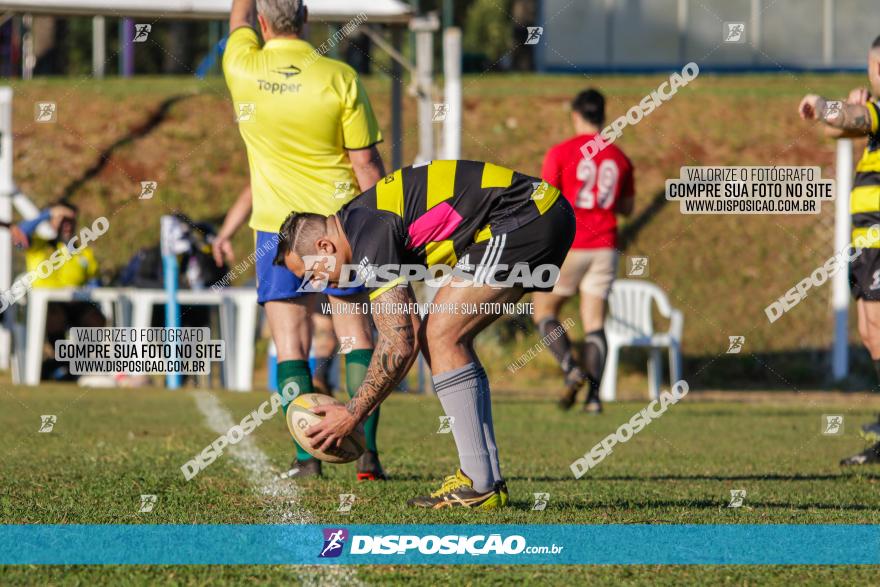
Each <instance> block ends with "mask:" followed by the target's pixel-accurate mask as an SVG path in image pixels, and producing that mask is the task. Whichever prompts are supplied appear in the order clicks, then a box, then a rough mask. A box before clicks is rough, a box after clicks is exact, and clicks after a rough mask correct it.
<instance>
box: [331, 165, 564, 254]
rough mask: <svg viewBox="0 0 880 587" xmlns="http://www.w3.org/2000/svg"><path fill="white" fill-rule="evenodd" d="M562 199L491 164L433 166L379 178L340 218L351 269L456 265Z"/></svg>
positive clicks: (551, 190) (528, 178)
mask: <svg viewBox="0 0 880 587" xmlns="http://www.w3.org/2000/svg"><path fill="white" fill-rule="evenodd" d="M558 197H559V190H558V189H556V188H555V187H553V186H552V185H550V184H549V183H546V182H544V181H542V180H541V179H540V178H536V177H531V176H528V175H524V174H522V173H517V172H516V171H513V170H511V169H507V168H505V167H501V166H498V165H494V164H492V163H483V162H482V161H431V162H430V163H427V164H421V165H413V166H411V167H404V168H403V169H399V170H397V171H395V172H394V173H392V174H390V175H388V176H386V177H385V178H383V179H380V180H379V182H378V183H377V184H376V185H375V186H374V187H373V188H372V189H369V190H367V191H366V192H364V193H362V194H361V195H359V196H357V197H356V198H355V199H353V200H352V201H351V202H349V203H348V204H347V205H345V206H344V207H343V208H342V209H341V210H340V211H339V216H340V220H341V222H342V225H343V228H344V230H345V234H346V236H347V237H348V240H349V244H350V245H351V249H352V262H353V263H357V264H360V265H362V266H367V265H373V266H375V265H386V264H422V265H426V266H428V267H431V266H434V265H446V266H449V267H454V266H455V265H456V263H457V262H458V260H459V257H460V255H461V254H462V253H463V251H464V250H465V249H466V248H467V247H469V246H470V245H471V244H473V243H474V242H482V241H484V240H488V239H490V238H492V236H496V235H500V234H505V233H509V232H511V231H513V230H516V229H517V228H519V227H521V226H525V225H526V224H528V223H529V222H531V221H533V220H535V219H537V218H540V217H541V215H542V214H544V212H546V211H547V210H548V209H549V208H550V207H551V206H552V205H553V203H554V202H555V201H556V199H557V198H558Z"/></svg>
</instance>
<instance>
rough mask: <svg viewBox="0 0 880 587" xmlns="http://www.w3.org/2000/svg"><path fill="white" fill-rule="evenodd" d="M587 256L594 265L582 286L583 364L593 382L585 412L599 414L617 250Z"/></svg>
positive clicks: (594, 251)
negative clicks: (609, 305) (606, 326)
mask: <svg viewBox="0 0 880 587" xmlns="http://www.w3.org/2000/svg"><path fill="white" fill-rule="evenodd" d="M586 254H588V255H589V256H590V263H589V266H588V268H587V271H586V273H585V274H584V276H583V278H582V279H581V284H580V292H581V302H580V310H581V322H582V324H583V326H584V333H585V334H584V352H583V356H582V357H581V365H582V366H583V371H584V373H585V374H586V377H587V379H588V380H589V382H590V391H589V393H588V394H587V401H586V404H585V405H584V409H585V410H586V411H587V412H588V413H593V414H598V413H600V412H601V411H602V403H601V402H600V400H599V387H600V385H601V383H602V373H603V372H604V371H605V357H606V355H607V352H608V343H607V341H606V339H605V315H606V313H607V307H608V304H607V299H608V294H610V293H611V285H612V284H613V283H614V277H615V275H616V273H617V251H615V250H614V249H596V250H593V251H589V252H586Z"/></svg>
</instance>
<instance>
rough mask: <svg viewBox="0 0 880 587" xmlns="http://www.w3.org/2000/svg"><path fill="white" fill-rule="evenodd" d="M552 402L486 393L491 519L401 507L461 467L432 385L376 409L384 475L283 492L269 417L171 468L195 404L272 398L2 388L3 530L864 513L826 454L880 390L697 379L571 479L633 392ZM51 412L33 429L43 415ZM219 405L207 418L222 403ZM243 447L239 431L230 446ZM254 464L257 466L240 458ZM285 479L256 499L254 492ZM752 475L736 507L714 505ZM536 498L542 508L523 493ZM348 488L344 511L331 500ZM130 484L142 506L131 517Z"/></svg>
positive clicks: (750, 577) (19, 578) (620, 578)
mask: <svg viewBox="0 0 880 587" xmlns="http://www.w3.org/2000/svg"><path fill="white" fill-rule="evenodd" d="M551 395H552V393H551V392H548V396H546V397H538V396H534V395H533V394H532V395H531V396H529V395H528V394H526V395H523V394H518V395H515V394H511V393H509V392H507V391H505V390H502V391H499V393H497V394H496V398H495V402H494V403H495V407H494V409H495V420H496V432H497V436H498V442H499V447H500V450H501V458H502V462H503V465H504V471H505V476H506V477H507V478H508V479H509V484H510V489H511V498H512V502H513V503H512V506H513V507H511V508H509V509H507V510H502V511H497V512H491V513H473V512H465V511H444V512H426V511H421V510H411V509H408V508H407V507H406V506H405V504H404V502H405V500H406V499H407V498H408V497H411V496H413V495H415V494H416V493H418V492H422V491H425V490H428V489H432V488H434V485H436V484H437V482H438V481H439V479H440V477H441V476H442V475H443V474H446V473H447V472H451V471H452V470H453V469H454V468H455V466H456V463H457V459H456V456H455V451H454V445H453V442H452V438H451V436H450V435H440V434H436V430H437V426H438V416H439V415H441V414H442V412H441V410H440V406H439V404H438V402H437V401H436V399H434V398H431V397H424V396H414V395H404V394H396V395H395V396H393V397H391V398H390V399H389V400H388V401H387V402H386V404H385V407H383V414H382V428H381V432H380V444H381V446H380V448H382V450H383V452H382V455H383V461H384V463H385V467H386V469H387V471H388V473H389V474H390V476H391V477H392V480H391V481H389V482H387V483H370V484H362V483H361V484H359V483H357V482H356V481H355V480H354V468H353V465H340V466H329V467H327V468H326V469H325V471H326V473H327V474H326V477H325V478H324V479H322V480H311V481H304V482H300V483H299V484H298V485H297V486H296V487H294V484H293V482H291V481H289V480H279V479H277V476H278V475H279V474H280V473H282V472H283V471H285V470H286V469H287V465H288V463H289V461H290V458H291V450H290V447H291V444H290V439H289V435H288V433H287V431H286V428H285V427H284V425H283V422H282V420H281V419H280V418H276V419H275V420H272V421H270V422H267V423H266V424H264V425H263V426H262V427H260V428H258V429H257V430H256V431H255V432H254V434H253V435H251V437H250V439H251V441H249V443H250V444H249V446H250V447H251V449H253V450H255V451H257V452H258V453H264V454H265V455H266V457H267V458H266V460H265V462H263V464H262V465H260V464H259V463H258V464H257V465H254V464H253V461H254V460H253V458H252V457H253V455H252V454H250V453H249V455H244V454H241V453H238V452H237V451H238V450H239V449H238V448H236V449H234V450H232V451H227V452H226V453H225V454H224V455H223V456H222V457H221V458H220V459H218V460H217V461H216V462H215V463H213V464H212V465H211V466H210V467H208V468H207V469H206V470H204V471H203V472H202V473H201V474H200V475H198V476H197V477H195V479H193V480H192V481H190V482H187V481H185V480H184V478H183V475H182V474H181V472H180V470H179V467H180V465H181V464H183V463H184V462H185V461H187V460H188V459H190V458H192V457H193V456H194V455H195V454H196V453H198V452H199V451H201V450H202V448H203V447H204V446H206V445H207V444H209V443H210V442H211V441H212V440H213V439H214V438H216V437H217V436H218V433H217V431H216V430H217V429H216V423H215V424H214V428H212V427H211V426H212V425H211V424H210V422H209V420H208V419H207V418H206V416H205V413H204V412H203V411H200V408H199V405H211V406H214V407H215V408H218V409H219V411H221V412H223V413H226V414H227V417H230V418H231V419H232V420H233V421H236V422H237V421H238V420H240V419H241V418H242V417H243V416H244V415H245V414H246V413H248V412H249V411H251V410H253V409H255V408H256V407H257V406H258V405H259V404H260V402H262V401H263V400H264V399H265V398H266V395H265V392H253V393H245V394H238V393H229V392H206V391H198V390H188V391H183V392H169V391H165V390H161V389H142V390H113V391H105V390H86V389H82V388H76V387H71V386H42V387H40V388H39V389H36V390H35V389H27V388H20V387H12V386H9V385H4V386H3V393H2V395H0V439H2V441H3V444H4V451H3V459H2V465H0V467H2V468H0V473H2V479H3V480H4V482H3V486H4V487H3V491H2V494H0V522H2V523H4V524H11V523H19V524H20V523H27V524H37V523H39V524H142V523H143V524H157V523H181V524H202V523H214V524H218V523H233V524H265V523H285V521H289V520H290V517H291V516H292V515H301V514H303V512H305V513H306V514H307V515H309V516H310V519H311V520H312V521H314V523H320V524H373V523H386V524H395V523H505V524H538V523H548V524H554V523H574V524H610V523H616V524H628V523H649V524H682V523H721V524H733V523H750V524H764V523H766V524H781V523H792V524H816V523H846V524H876V523H878V522H880V495H878V492H877V485H878V481H880V471H878V470H876V469H870V468H866V469H862V470H846V471H842V470H841V469H840V468H839V467H838V465H837V462H838V460H839V459H840V458H841V457H843V456H846V455H848V454H850V453H853V452H856V451H858V450H861V448H862V447H863V446H864V442H863V441H862V440H861V439H860V438H859V437H858V435H857V432H856V431H857V428H858V426H859V425H860V424H861V423H863V422H865V421H868V420H869V419H871V418H872V417H873V411H874V410H876V409H877V408H878V407H880V401H878V400H877V399H874V398H867V397H865V396H850V397H845V396H842V395H832V396H826V397H824V398H822V399H818V396H816V395H813V396H807V395H805V396H802V397H795V396H793V395H792V396H790V397H785V398H783V397H779V396H778V395H777V396H767V397H764V396H761V397H757V398H755V399H758V400H762V399H763V401H757V402H755V401H752V402H750V403H744V402H737V401H713V400H711V399H708V396H709V395H710V394H701V393H699V392H693V393H692V394H691V395H689V396H688V399H687V400H685V401H684V402H682V403H679V404H677V405H675V406H673V407H671V408H670V410H669V412H667V413H666V414H665V415H664V416H663V417H662V418H660V419H659V420H656V421H654V422H653V423H652V424H651V425H650V426H649V427H647V428H646V429H645V430H643V431H642V432H641V433H640V434H639V435H638V436H636V437H635V438H633V439H632V440H631V441H630V442H628V443H626V444H624V445H619V446H618V447H617V448H615V450H614V452H613V453H612V454H611V455H609V456H608V458H607V459H605V461H603V462H602V463H601V464H600V465H598V466H597V467H596V468H595V469H594V470H593V471H592V472H590V473H589V474H588V475H587V476H586V477H584V478H582V479H581V480H575V479H574V478H573V476H572V475H571V473H570V471H569V469H568V465H569V463H570V462H571V461H572V460H573V459H574V458H576V457H578V456H580V455H581V454H582V453H584V452H586V451H588V450H589V449H590V448H591V447H592V446H593V445H594V444H596V443H597V442H598V441H599V440H600V439H601V438H602V437H603V436H605V435H606V434H608V433H609V432H611V431H612V430H614V429H616V428H617V426H619V425H620V424H621V423H622V422H624V421H626V420H628V419H629V417H630V416H631V415H632V414H633V413H634V412H636V411H638V410H639V409H641V408H642V407H643V406H644V405H645V403H646V401H630V402H621V403H617V404H614V405H609V406H608V408H607V410H606V413H605V414H604V415H603V416H601V417H599V418H593V417H587V416H584V415H582V414H580V413H576V412H571V413H561V412H559V411H558V410H557V409H556V407H555V405H554V403H553V401H552V400H553V398H552V397H551ZM826 413H839V414H844V415H845V434H844V435H843V436H842V437H829V436H823V435H821V434H820V419H821V416H822V414H826ZM43 414H54V415H56V416H57V423H56V424H55V427H54V429H53V431H52V432H50V433H39V432H38V429H39V426H40V415H43ZM215 416H216V414H215ZM244 444H245V443H242V445H239V446H243V445H244ZM248 459H250V460H248ZM267 485H268V486H271V487H273V488H276V489H277V488H278V487H282V488H283V491H280V492H277V491H276V493H275V495H274V496H273V495H267V494H265V493H263V492H262V491H261V488H263V487H265V486H267ZM732 489H745V490H746V492H747V497H746V500H745V503H744V505H743V507H741V508H729V507H727V505H728V502H729V500H730V490H732ZM534 492H547V493H549V494H550V502H549V505H548V507H547V509H546V510H545V511H543V512H537V511H532V510H531V507H532V502H533V499H532V493H534ZM340 493H354V494H355V495H356V501H355V504H354V507H353V509H352V511H351V513H350V514H347V515H346V514H340V513H338V512H337V511H336V509H337V507H338V504H339V499H338V495H339V494H340ZM142 494H155V495H157V503H156V506H155V509H154V511H152V512H150V513H138V509H139V506H140V496H141V495H142ZM332 572H333V571H332V570H328V569H311V568H301V567H253V568H252V567H227V568H213V567H136V568H122V567H106V568H104V567H101V568H99V567H89V568H85V567H82V568H80V567H76V568H54V567H53V568H47V567H6V568H4V569H3V570H2V575H0V576H2V578H3V579H2V581H3V583H4V584H36V583H39V584H63V585H86V584H123V585H145V584H154V583H156V582H158V581H162V582H168V583H170V584H183V585H203V584H208V583H211V584H240V583H254V584H256V583H271V584H280V583H282V582H284V583H290V582H291V581H293V582H295V583H299V582H309V581H310V580H311V581H317V582H318V583H320V582H322V580H323V579H327V578H328V577H329V574H330V573H332ZM356 576H357V578H358V579H360V580H361V581H362V582H364V583H367V584H371V583H380V582H381V583H386V582H397V583H403V582H406V583H409V584H420V585H421V584H423V585H436V584H453V583H464V584H474V585H483V584H485V585H489V584H508V583H510V582H513V581H524V582H528V583H532V582H535V583H541V584H558V585H563V584H573V583H575V582H583V581H587V580H590V581H593V582H597V583H599V584H632V585H642V584H644V585H648V584H669V585H672V584H680V583H682V582H687V583H698V584H705V585H717V584H731V585H751V584H779V585H781V584H791V583H793V582H795V581H796V582H799V583H804V584H841V585H843V584H853V583H856V582H863V583H864V582H872V581H873V580H874V573H873V570H872V569H870V568H867V567H853V568H813V567H664V568H659V567H643V566H634V567H622V566H621V567H617V566H609V567H591V568H582V567H540V568H533V567H529V568H526V567H501V568H496V567H492V568H487V567H430V568H428V567H358V568H357V569H356Z"/></svg>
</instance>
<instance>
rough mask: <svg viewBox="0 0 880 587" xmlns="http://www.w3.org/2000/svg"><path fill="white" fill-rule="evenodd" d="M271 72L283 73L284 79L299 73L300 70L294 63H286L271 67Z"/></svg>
mask: <svg viewBox="0 0 880 587" xmlns="http://www.w3.org/2000/svg"><path fill="white" fill-rule="evenodd" d="M272 73H277V74H278V75H283V76H284V79H290V78H292V77H293V76H295V75H299V74H301V73H302V70H301V69H300V68H298V67H297V66H296V65H288V66H287V67H279V68H278V69H273V70H272Z"/></svg>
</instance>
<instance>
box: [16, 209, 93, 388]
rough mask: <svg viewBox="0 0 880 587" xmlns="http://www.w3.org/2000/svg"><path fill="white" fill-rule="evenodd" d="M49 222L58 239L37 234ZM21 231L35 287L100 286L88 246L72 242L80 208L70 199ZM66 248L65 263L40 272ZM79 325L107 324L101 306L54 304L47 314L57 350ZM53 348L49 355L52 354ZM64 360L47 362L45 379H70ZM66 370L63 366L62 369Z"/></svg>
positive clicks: (50, 336) (50, 339) (50, 342)
mask: <svg viewBox="0 0 880 587" xmlns="http://www.w3.org/2000/svg"><path fill="white" fill-rule="evenodd" d="M47 221H48V222H49V223H50V224H51V226H52V229H53V231H54V232H55V238H53V239H51V240H46V239H44V238H41V237H40V236H39V235H37V234H36V229H37V226H38V225H40V224H41V223H43V222H47ZM18 226H19V228H20V229H21V232H22V233H24V235H25V236H26V237H27V240H28V244H27V247H26V250H25V266H26V269H27V271H28V272H31V271H33V272H35V273H36V274H37V278H36V279H34V281H33V284H32V287H34V288H63V287H87V286H93V285H99V280H98V261H97V260H96V259H95V254H94V252H93V251H92V249H91V248H90V247H88V246H82V243H80V242H79V241H78V240H75V241H74V242H73V243H72V244H71V239H73V238H74V237H75V236H77V235H78V232H77V209H76V206H74V205H73V204H71V203H69V202H64V201H62V202H59V203H57V204H55V205H53V206H51V207H49V208H46V209H45V210H43V211H42V212H41V213H40V215H39V216H37V217H36V218H33V219H32V220H26V221H24V222H21V223H19V225H18ZM58 250H60V251H62V253H63V255H64V256H65V258H66V261H65V262H64V264H62V265H60V266H58V265H57V262H55V263H53V262H49V263H47V266H48V267H50V268H53V269H54V270H52V271H51V272H50V273H49V274H48V275H46V270H45V268H44V269H42V270H41V271H37V268H38V267H39V266H40V264H41V263H43V262H45V261H48V260H49V259H50V258H51V257H52V255H53V253H55V251H58ZM74 326H78V327H82V326H88V327H101V326H106V321H105V319H104V316H103V315H102V314H101V312H100V311H99V310H98V308H97V307H95V306H94V305H92V304H91V303H89V302H66V303H54V302H53V303H50V304H49V309H48V312H47V316H46V342H47V343H48V346H50V349H54V345H55V341H56V340H59V339H61V338H63V337H64V335H65V332H66V331H67V329H68V328H71V327H74ZM51 354H52V353H51V350H50V352H49V356H51ZM64 365H66V364H64V363H55V362H54V361H52V360H49V361H46V362H44V369H43V371H44V374H43V376H44V378H55V379H70V378H72V377H69V376H68V374H67V373H66V372H63V373H62V372H60V371H59V369H62V368H63V366H64ZM62 370H63V369H62Z"/></svg>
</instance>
